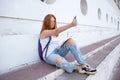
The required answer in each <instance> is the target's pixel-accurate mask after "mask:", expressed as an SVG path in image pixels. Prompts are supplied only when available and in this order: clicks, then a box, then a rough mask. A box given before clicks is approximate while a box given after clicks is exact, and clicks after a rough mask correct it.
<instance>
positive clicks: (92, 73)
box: [78, 64, 97, 75]
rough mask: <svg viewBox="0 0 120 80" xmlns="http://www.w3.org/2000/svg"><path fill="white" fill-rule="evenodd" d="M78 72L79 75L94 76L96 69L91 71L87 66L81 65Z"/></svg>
mask: <svg viewBox="0 0 120 80" xmlns="http://www.w3.org/2000/svg"><path fill="white" fill-rule="evenodd" d="M78 71H79V73H82V74H84V73H86V74H89V75H94V74H96V72H97V70H96V69H93V68H92V67H91V66H89V65H88V64H85V65H82V67H80V66H79V70H78Z"/></svg>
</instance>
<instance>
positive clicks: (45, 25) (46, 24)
mask: <svg viewBox="0 0 120 80" xmlns="http://www.w3.org/2000/svg"><path fill="white" fill-rule="evenodd" d="M51 17H53V18H54V19H55V25H54V28H51V27H50V24H51V23H50V18H51ZM56 28H57V24H56V17H55V16H54V15H53V14H48V15H46V16H45V18H44V21H43V25H42V29H41V32H42V31H44V30H52V29H56Z"/></svg>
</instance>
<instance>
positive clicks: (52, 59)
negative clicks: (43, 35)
mask: <svg viewBox="0 0 120 80" xmlns="http://www.w3.org/2000/svg"><path fill="white" fill-rule="evenodd" d="M69 51H71V53H72V54H73V56H74V58H75V59H76V60H77V62H78V63H79V64H84V63H85V61H84V59H83V56H82V54H81V52H80V50H79V49H78V48H77V47H76V45H66V44H64V45H63V46H61V47H60V48H59V49H57V48H56V49H55V50H54V51H53V52H52V53H51V54H50V55H49V56H48V57H47V58H46V60H45V61H46V62H47V63H49V64H52V65H56V66H57V67H60V68H62V69H64V70H65V71H67V72H68V73H72V72H73V70H74V65H73V64H71V62H68V61H67V60H66V59H65V56H66V55H67V53H68V52H69ZM57 57H61V58H62V60H61V62H59V63H58V62H57V61H56V58H57Z"/></svg>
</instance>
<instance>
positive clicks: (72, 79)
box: [55, 38, 120, 80]
mask: <svg viewBox="0 0 120 80" xmlns="http://www.w3.org/2000/svg"><path fill="white" fill-rule="evenodd" d="M118 44H120V38H119V39H117V40H115V41H114V42H112V43H111V44H110V45H108V46H107V47H105V48H103V49H102V50H100V51H98V52H97V53H96V54H94V55H92V56H91V57H89V58H87V59H86V62H87V63H88V64H90V65H92V66H93V67H97V66H98V65H99V64H100V63H101V62H102V61H103V60H104V59H105V58H106V57H107V55H108V54H109V53H110V52H111V51H112V50H113V49H114V48H115V47H116V46H117V45H118ZM103 66H104V65H103ZM88 76H89V75H87V74H78V73H77V72H74V73H71V74H69V73H63V74H62V75H60V76H59V77H57V78H56V79H55V80H86V79H87V77H88ZM96 79H97V78H95V79H94V80H96ZM88 80H93V79H88ZM97 80H98V79H97ZM101 80H103V79H101ZM104 80H105V79H104Z"/></svg>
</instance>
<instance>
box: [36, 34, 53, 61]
mask: <svg viewBox="0 0 120 80" xmlns="http://www.w3.org/2000/svg"><path fill="white" fill-rule="evenodd" d="M50 41H51V36H49V41H48V42H47V44H46V46H45V47H44V49H43V51H42V45H41V43H40V39H39V40H38V51H39V57H40V58H41V60H43V61H44V59H43V52H44V51H46V52H45V58H46V55H47V51H48V47H49V43H50Z"/></svg>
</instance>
